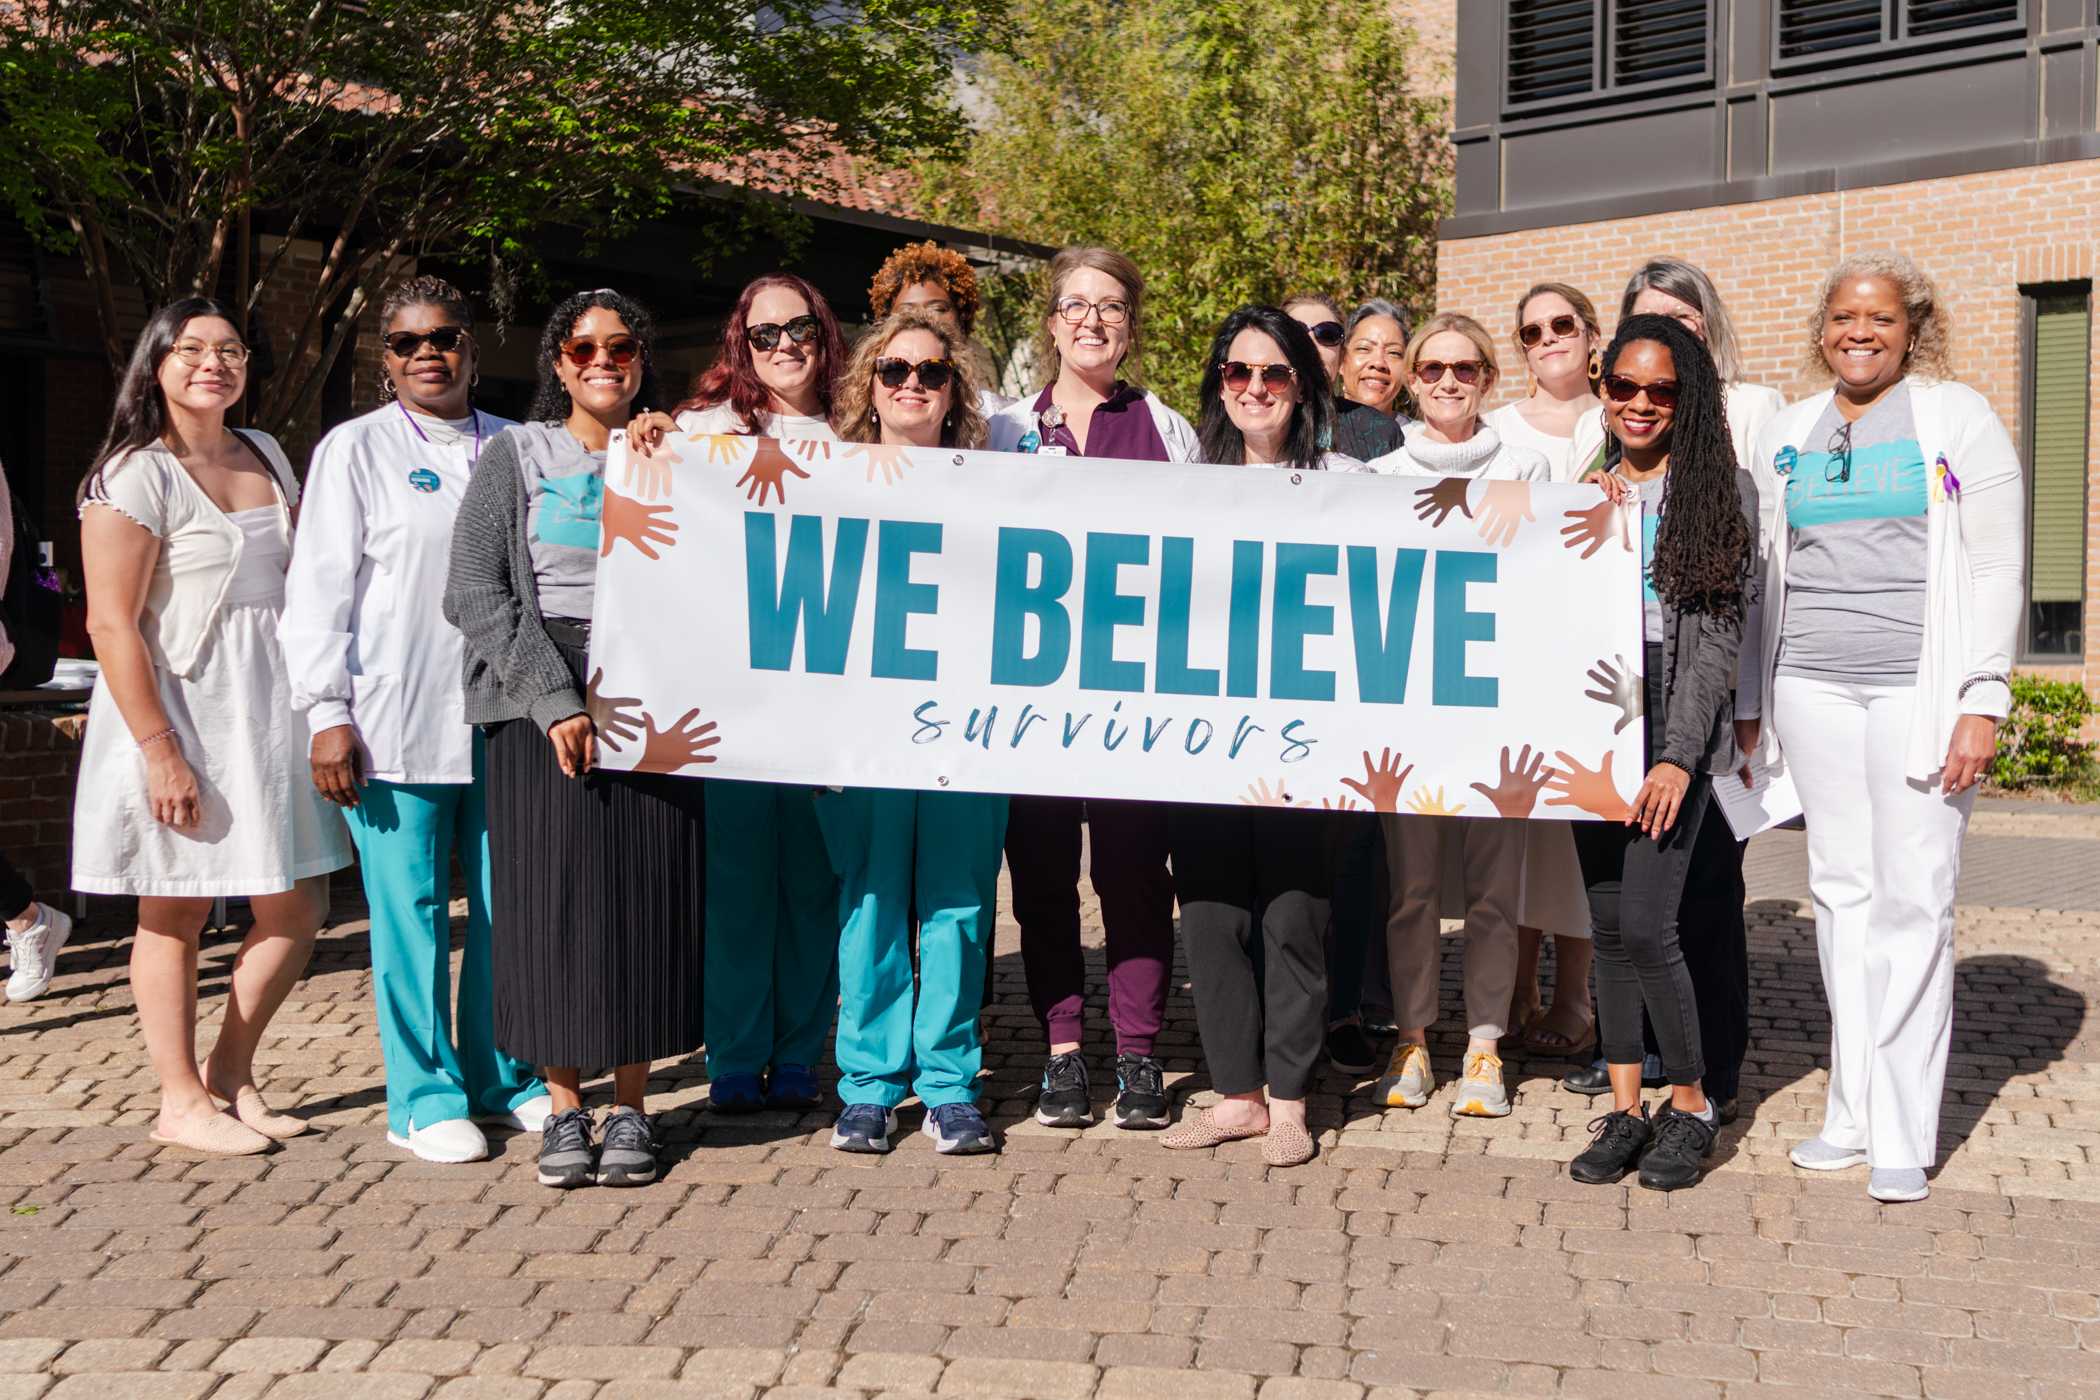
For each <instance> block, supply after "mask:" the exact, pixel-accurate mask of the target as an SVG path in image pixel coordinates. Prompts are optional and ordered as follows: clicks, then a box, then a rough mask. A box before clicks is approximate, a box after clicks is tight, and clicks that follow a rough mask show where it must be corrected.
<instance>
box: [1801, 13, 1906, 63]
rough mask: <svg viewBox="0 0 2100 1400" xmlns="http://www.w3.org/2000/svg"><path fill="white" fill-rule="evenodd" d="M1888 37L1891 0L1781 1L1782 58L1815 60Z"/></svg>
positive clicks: (1876, 42)
mask: <svg viewBox="0 0 2100 1400" xmlns="http://www.w3.org/2000/svg"><path fill="white" fill-rule="evenodd" d="M1888 37H1889V34H1888V0H1779V57H1780V58H1782V59H1794V58H1814V57H1816V56H1817V55H1819V54H1826V53H1830V52H1833V51H1834V50H1838V49H1853V48H1859V47H1861V46H1863V45H1867V44H1878V43H1880V42H1881V41H1882V40H1884V39H1886V38H1888Z"/></svg>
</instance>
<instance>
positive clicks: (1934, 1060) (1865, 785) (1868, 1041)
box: [1736, 253, 2027, 1201]
mask: <svg viewBox="0 0 2100 1400" xmlns="http://www.w3.org/2000/svg"><path fill="white" fill-rule="evenodd" d="M1815 306H1816V310H1815V313H1814V315H1813V316H1812V317H1811V318H1810V328H1811V330H1812V332H1813V334H1814V340H1813V342H1812V345H1813V347H1814V353H1815V356H1816V363H1817V364H1818V366H1819V367H1820V368H1822V369H1823V370H1824V371H1825V372H1826V373H1828V374H1829V375H1831V377H1832V379H1833V381H1834V382H1833V383H1832V385H1831V387H1830V388H1829V389H1826V390H1824V391H1823V392H1822V393H1819V394H1816V395H1814V396H1812V397H1810V398H1807V399H1804V400H1802V401H1801V402H1799V403H1797V404H1793V405H1791V406H1789V407H1788V408H1787V409H1785V410H1784V411H1783V412H1781V413H1780V414H1779V416H1778V417H1776V418H1774V419H1773V420H1772V422H1771V423H1770V424H1769V425H1768V426H1767V427H1766V428H1765V430H1764V432H1763V433H1761V434H1760V435H1759V436H1758V442H1757V448H1756V451H1755V452H1754V453H1753V454H1752V459H1751V467H1752V471H1753V474H1754V475H1755V477H1756V479H1757V483H1758V494H1759V498H1760V507H1761V508H1760V521H1759V530H1758V535H1759V546H1760V549H1761V552H1762V556H1763V560H1764V596H1763V603H1762V608H1761V613H1760V611H1759V610H1753V612H1752V614H1751V617H1750V619H1749V620H1748V622H1747V624H1746V627H1745V635H1744V639H1743V655H1744V657H1745V659H1746V663H1747V662H1748V661H1749V660H1751V659H1753V658H1754V660H1755V662H1756V664H1755V665H1750V664H1745V666H1744V667H1743V674H1742V676H1741V677H1740V679H1739V682H1738V690H1737V696H1738V705H1737V714H1738V715H1739V716H1741V717H1742V718H1740V719H1739V720H1738V722H1737V724H1736V736H1737V742H1738V743H1739V744H1740V745H1741V746H1742V747H1743V748H1745V749H1750V748H1756V747H1758V745H1759V742H1760V740H1761V741H1762V744H1763V748H1764V754H1765V757H1766V758H1767V760H1769V761H1777V760H1778V759H1779V758H1780V756H1781V751H1782V750H1783V751H1784V756H1785V759H1786V760H1787V761H1788V762H1789V763H1790V764H1791V767H1792V770H1793V774H1794V781H1795V784H1796V786H1797V787H1798V788H1799V789H1800V793H1801V804H1802V806H1803V808H1805V809H1806V815H1807V818H1808V886H1809V895H1810V899H1811V901H1812V902H1813V904H1814V906H1815V914H1816V947H1817V953H1818V958H1819V961H1820V962H1821V964H1822V970H1823V990H1824V994H1825V996H1826V997H1827V999H1828V1001H1829V1003H1830V1022H1831V1035H1830V1098H1829V1103H1828V1105H1827V1107H1826V1109H1825V1112H1824V1116H1823V1128H1822V1131H1821V1132H1820V1133H1819V1134H1818V1135H1817V1136H1815V1137H1813V1138H1810V1139H1809V1140H1808V1141H1806V1142H1803V1143H1800V1144H1798V1145H1797V1146H1796V1147H1795V1148H1794V1149H1793V1153H1792V1156H1793V1161H1794V1164H1795V1165H1796V1166H1798V1167H1803V1168H1807V1169H1809V1170H1812V1171H1836V1170H1840V1169H1842V1168H1846V1167H1853V1166H1859V1165H1865V1166H1867V1167H1868V1168H1869V1174H1868V1182H1867V1194H1868V1195H1870V1196H1872V1197H1873V1198H1874V1199H1875V1200H1878V1201H1915V1200H1921V1199H1923V1197H1924V1196H1925V1194H1926V1190H1927V1188H1926V1182H1925V1173H1926V1171H1927V1169H1928V1168H1930V1167H1931V1166H1932V1164H1933V1162H1934V1160H1935V1156H1936V1152H1937V1147H1938V1138H1939V1107H1940V1093H1941V1089H1942V1088H1943V1087H1944V1085H1945V1082H1946V1076H1947V1047H1948V1038H1949V1035H1950V1033H1951V1031H1952V1028H1953V1019H1954V891H1955V885H1956V882H1957V881H1958V880H1959V878H1960V875H1961V840H1962V835H1963V833H1964V831H1965V830H1966V829H1967V827H1968V820H1969V809H1970V808H1971V806H1972V805H1974V803H1975V800H1976V785H1977V783H1978V782H1979V781H1981V779H1982V777H1983V772H1984V769H1985V768H1987V767H1988V766H1989V764H1990V761H1991V755H1992V753H1993V752H1994V751H1995V749H1996V748H1997V736H1998V725H1999V724H2000V722H2002V721H2003V720H2004V718H2005V714H2006V710H2007V708H2008V707H2009V706H2010V704H2011V699H2012V696H2011V690H2010V679H2009V677H2010V673H2011V670H2012V651H2013V642H2014V639H2015V638H2016V637H2017V636H2018V635H2019V630H2020V613H2021V609H2022V606H2023V602H2024V599H2023V593H2024V588H2023V581H2024V580H2023V566H2024V559H2023V553H2024V550H2023V545H2024V542H2025V539H2026V502H2027V493H2026V489H2025V487H2024V486H2023V484H2022V483H2021V479H2020V457H2019V453H2018V452H2017V451H2015V450H2014V448H2013V443H2012V438H2011V437H2010V436H2009V435H2008V434H2007V433H2006V431H2005V425H2004V424H2002V423H2001V422H1999V421H1998V415H1997V414H1996V413H1994V412H1992V410H1991V406H1990V403H1989V402H1988V401H1987V400H1986V399H1985V398H1984V397H1983V395H1981V394H1979V393H1977V392H1976V391H1975V390H1974V389H1971V388H1970V387H1968V386H1967V385H1966V384H1960V383H1956V382H1955V381H1954V380H1953V379H1952V378H1951V377H1950V375H1949V367H1948V360H1947V343H1948V339H1949V324H1948V317H1947V312H1946V308H1945V307H1944V306H1943V305H1942V304H1941V302H1940V298H1939V294H1938V292H1937V291H1936V290H1935V289H1934V287H1933V285H1932V281H1931V279H1930V278H1928V277H1926V275H1925V274H1924V273H1923V272H1921V271H1920V270H1919V269H1918V266H1917V264H1915V263H1913V262H1912V261H1911V260H1910V259H1909V258H1907V257H1904V256H1902V255H1901V254H1898V253H1862V254H1856V255H1854V256H1852V257H1849V258H1846V259H1845V260H1844V261H1843V262H1840V263H1839V264H1838V265H1837V267H1836V268H1834V269H1833V270H1832V271H1831V273H1830V276H1829V277H1827V278H1826V279H1824V282H1823V287H1822V292H1821V294H1820V295H1819V296H1818V297H1817V298H1816V302H1815ZM1760 716H1762V718H1763V719H1768V720H1769V721H1770V723H1768V724H1761V723H1760Z"/></svg>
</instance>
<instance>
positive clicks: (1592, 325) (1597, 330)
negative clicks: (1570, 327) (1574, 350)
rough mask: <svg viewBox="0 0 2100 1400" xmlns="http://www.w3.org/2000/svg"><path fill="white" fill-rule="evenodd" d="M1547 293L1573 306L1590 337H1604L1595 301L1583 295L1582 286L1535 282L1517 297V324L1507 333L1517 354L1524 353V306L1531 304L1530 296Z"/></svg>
mask: <svg viewBox="0 0 2100 1400" xmlns="http://www.w3.org/2000/svg"><path fill="white" fill-rule="evenodd" d="M1548 295H1551V296H1557V297H1559V298H1560V299H1561V300H1562V301H1565V302H1566V303H1567V304H1568V305H1570V306H1572V307H1574V308H1575V315H1576V318H1577V319H1578V320H1580V321H1581V322H1582V328H1583V329H1584V330H1586V331H1588V332H1589V333H1590V339H1592V340H1602V339H1604V331H1603V329H1602V328H1601V327H1600V326H1599V325H1598V323H1597V307H1596V303H1594V302H1592V301H1591V300H1590V299H1589V297H1588V296H1586V295H1584V293H1583V290H1582V288H1580V287H1571V286H1569V285H1568V284H1567V283H1565V282H1535V283H1533V284H1532V286H1531V290H1530V291H1528V292H1526V293H1524V295H1522V296H1520V297H1518V298H1517V324H1516V326H1515V327H1514V328H1513V329H1512V330H1511V331H1510V333H1509V338H1510V339H1511V340H1512V341H1514V342H1515V343H1516V347H1517V353H1518V354H1519V355H1521V354H1523V353H1524V308H1525V307H1527V306H1529V305H1531V302H1532V298H1534V297H1542V296H1548Z"/></svg>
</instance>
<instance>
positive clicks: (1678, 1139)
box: [1641, 1108, 1719, 1191]
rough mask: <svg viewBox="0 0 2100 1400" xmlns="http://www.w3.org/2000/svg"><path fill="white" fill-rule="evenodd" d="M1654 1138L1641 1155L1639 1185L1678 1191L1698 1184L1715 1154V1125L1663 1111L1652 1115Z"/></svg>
mask: <svg viewBox="0 0 2100 1400" xmlns="http://www.w3.org/2000/svg"><path fill="white" fill-rule="evenodd" d="M1654 1129H1655V1136H1654V1137H1653V1139H1652V1140H1651V1141H1650V1142H1649V1143H1648V1150H1647V1151H1646V1152H1643V1153H1642V1154H1641V1185H1643V1186H1645V1187H1647V1188H1648V1189H1649V1190H1650V1191H1677V1190H1681V1189H1682V1188H1684V1187H1686V1186H1690V1185H1692V1184H1693V1183H1694V1182H1696V1181H1698V1180H1699V1178H1700V1176H1701V1175H1702V1174H1704V1172H1705V1171H1706V1159H1707V1157H1708V1156H1709V1155H1710V1154H1711V1153H1712V1152H1713V1150H1714V1136H1715V1134H1716V1133H1717V1132H1719V1128H1718V1127H1716V1125H1714V1124H1712V1123H1709V1122H1707V1121H1706V1120H1705V1119H1704V1118H1701V1117H1700V1116H1699V1115H1698V1114H1696V1113H1686V1112H1685V1111H1684V1110H1683V1109H1681V1108H1666V1109H1664V1110H1663V1111H1662V1112H1660V1113H1658V1114H1656V1115H1655V1124H1654Z"/></svg>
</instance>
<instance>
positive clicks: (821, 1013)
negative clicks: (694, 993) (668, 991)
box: [705, 778, 839, 1079]
mask: <svg viewBox="0 0 2100 1400" xmlns="http://www.w3.org/2000/svg"><path fill="white" fill-rule="evenodd" d="M838 913H839V905H838V877H837V876H835V875H833V874H832V869H831V861H830V860H829V859H828V858H827V857H826V855H825V852H824V833H823V832H822V830H820V829H819V828H818V826H817V814H816V796H815V794H814V792H813V791H812V790H811V789H810V788H808V787H807V786H802V785H797V784H791V783H745V782H737V781H734V780H731V779H723V778H716V779H711V780H709V782H708V785H707V961H706V981H707V987H706V997H705V1005H706V1017H707V1020H706V1027H707V1075H708V1078H710V1079H721V1078H722V1077H724V1076H725V1075H731V1074H757V1073H759V1072H760V1071H761V1070H763V1069H765V1068H766V1066H768V1065H801V1066H803V1067H804V1068H807V1067H809V1066H811V1065H814V1064H815V1063H816V1062H817V1060H818V1059H819V1058H820V1057H821V1056H822V1055H823V1052H824V1036H825V1033H826V1032H828V1031H829V1030H830V1029H831V1013H832V1011H833V1009H834V1008H836V1007H837V1005H838V985H839V984H838V951H839V924H838Z"/></svg>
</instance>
